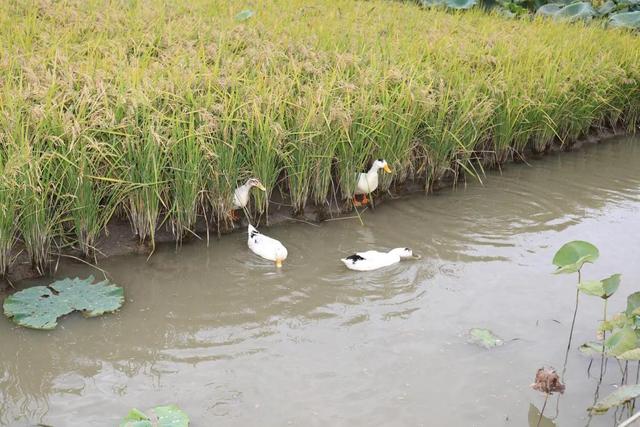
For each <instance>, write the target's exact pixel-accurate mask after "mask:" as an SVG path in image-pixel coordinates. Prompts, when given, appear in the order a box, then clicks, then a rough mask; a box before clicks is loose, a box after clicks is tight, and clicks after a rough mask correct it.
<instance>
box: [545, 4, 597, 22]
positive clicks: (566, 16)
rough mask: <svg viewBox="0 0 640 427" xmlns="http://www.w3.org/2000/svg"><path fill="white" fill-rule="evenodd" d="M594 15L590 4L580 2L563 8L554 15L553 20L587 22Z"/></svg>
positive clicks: (595, 13) (594, 12)
mask: <svg viewBox="0 0 640 427" xmlns="http://www.w3.org/2000/svg"><path fill="white" fill-rule="evenodd" d="M596 15H597V12H596V11H595V9H594V8H593V6H591V3H588V2H585V1H581V2H577V3H573V4H570V5H569V6H565V7H563V8H562V9H561V10H559V11H558V13H556V15H555V16H554V19H557V20H561V21H570V22H573V21H578V20H588V19H591V18H593V17H594V16H596Z"/></svg>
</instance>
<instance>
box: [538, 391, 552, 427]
mask: <svg viewBox="0 0 640 427" xmlns="http://www.w3.org/2000/svg"><path fill="white" fill-rule="evenodd" d="M547 400H549V393H545V394H544V403H543V404H542V409H541V410H540V416H539V417H538V422H537V423H536V427H539V426H540V422H541V421H542V415H543V414H544V410H545V408H546V407H547Z"/></svg>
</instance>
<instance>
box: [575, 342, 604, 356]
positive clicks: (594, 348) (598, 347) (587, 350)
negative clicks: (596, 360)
mask: <svg viewBox="0 0 640 427" xmlns="http://www.w3.org/2000/svg"><path fill="white" fill-rule="evenodd" d="M580 352H581V353H582V354H584V355H586V356H596V355H600V354H602V343H599V342H596V341H589V342H586V343H584V344H582V345H581V346H580Z"/></svg>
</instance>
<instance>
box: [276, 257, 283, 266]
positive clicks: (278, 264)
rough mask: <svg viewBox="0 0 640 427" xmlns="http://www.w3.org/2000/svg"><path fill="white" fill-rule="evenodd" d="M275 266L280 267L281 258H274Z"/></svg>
mask: <svg viewBox="0 0 640 427" xmlns="http://www.w3.org/2000/svg"><path fill="white" fill-rule="evenodd" d="M276 267H278V268H280V267H282V260H281V259H277V260H276Z"/></svg>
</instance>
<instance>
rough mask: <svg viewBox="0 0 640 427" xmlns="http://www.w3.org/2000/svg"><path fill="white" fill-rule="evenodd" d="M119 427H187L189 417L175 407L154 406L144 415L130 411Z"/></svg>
mask: <svg viewBox="0 0 640 427" xmlns="http://www.w3.org/2000/svg"><path fill="white" fill-rule="evenodd" d="M119 426H120V427H189V416H188V415H187V414H186V413H185V412H184V411H182V410H181V409H180V408H178V407H177V406H176V405H166V406H156V407H155V408H151V409H149V410H148V411H147V412H146V413H145V412H142V411H140V410H139V409H135V408H134V409H132V410H131V411H129V413H128V414H127V416H126V417H124V418H123V420H122V421H121V422H120V424H119Z"/></svg>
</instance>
